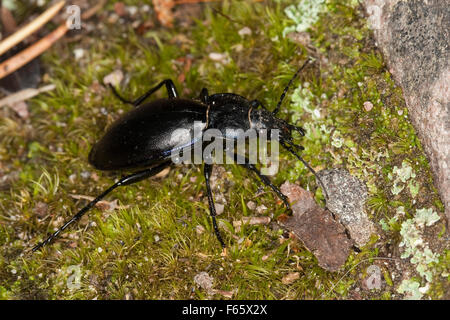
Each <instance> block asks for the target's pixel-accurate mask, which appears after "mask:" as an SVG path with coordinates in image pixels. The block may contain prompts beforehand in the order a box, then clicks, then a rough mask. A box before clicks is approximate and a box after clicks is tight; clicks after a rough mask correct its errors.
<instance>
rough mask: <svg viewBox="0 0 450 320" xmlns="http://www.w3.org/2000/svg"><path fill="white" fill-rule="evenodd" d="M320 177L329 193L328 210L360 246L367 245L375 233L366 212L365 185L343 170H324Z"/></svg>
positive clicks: (319, 173)
mask: <svg viewBox="0 0 450 320" xmlns="http://www.w3.org/2000/svg"><path fill="white" fill-rule="evenodd" d="M318 175H319V177H320V179H321V180H322V182H323V184H324V185H325V188H326V190H327V193H328V199H327V208H328V209H329V210H330V211H331V212H333V213H334V214H335V215H336V217H337V218H339V220H340V221H341V223H342V224H343V225H344V226H345V227H346V228H347V230H348V231H349V233H350V237H351V238H352V239H353V240H354V241H355V242H356V244H357V245H358V246H363V245H365V244H366V243H367V242H368V241H369V239H370V236H371V235H372V233H374V232H375V226H374V225H373V223H372V222H371V221H370V220H369V218H368V217H367V214H366V212H365V210H364V204H365V202H366V200H367V188H366V186H365V184H364V183H362V182H361V181H359V180H358V178H356V177H354V176H352V175H351V174H350V173H348V172H347V171H346V170H343V169H332V170H322V171H320V172H318Z"/></svg>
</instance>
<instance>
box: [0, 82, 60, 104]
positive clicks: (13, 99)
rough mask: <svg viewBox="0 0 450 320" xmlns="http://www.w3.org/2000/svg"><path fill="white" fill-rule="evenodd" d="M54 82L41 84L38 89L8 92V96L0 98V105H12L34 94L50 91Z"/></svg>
mask: <svg viewBox="0 0 450 320" xmlns="http://www.w3.org/2000/svg"><path fill="white" fill-rule="evenodd" d="M55 87H56V86H55V85H54V84H49V85H47V86H43V87H41V88H39V89H32V88H29V89H24V90H20V91H19V92H16V93H13V94H10V95H9V96H7V97H5V98H3V99H1V100H0V107H3V106H6V105H13V104H15V103H17V102H21V101H25V100H28V99H31V98H33V97H34V96H37V95H38V94H40V93H42V92H46V91H51V90H54V89H55Z"/></svg>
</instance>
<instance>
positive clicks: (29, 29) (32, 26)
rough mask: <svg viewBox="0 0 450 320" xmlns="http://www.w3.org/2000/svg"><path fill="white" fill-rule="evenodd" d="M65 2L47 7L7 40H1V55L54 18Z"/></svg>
mask: <svg viewBox="0 0 450 320" xmlns="http://www.w3.org/2000/svg"><path fill="white" fill-rule="evenodd" d="M65 3H66V1H60V2H58V3H57V4H55V5H53V6H52V7H50V8H49V9H47V10H46V11H45V12H43V13H42V14H41V15H40V16H39V17H37V18H36V19H34V20H33V21H31V22H30V23H29V24H27V25H26V26H25V27H23V28H21V29H19V30H17V31H16V32H14V33H13V34H12V35H10V36H9V37H7V38H6V39H5V40H3V41H2V42H0V55H2V54H3V53H5V52H6V51H8V50H9V49H11V48H12V47H14V46H15V45H16V44H18V43H19V42H21V41H22V40H23V39H25V38H26V37H28V36H29V35H30V34H32V33H34V32H36V30H38V29H40V28H41V27H42V26H43V25H44V24H46V23H47V22H48V21H49V20H50V19H51V18H53V17H54V16H55V15H56V14H57V13H58V12H59V10H61V8H62V7H63V6H64V4H65Z"/></svg>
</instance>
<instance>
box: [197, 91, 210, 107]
mask: <svg viewBox="0 0 450 320" xmlns="http://www.w3.org/2000/svg"><path fill="white" fill-rule="evenodd" d="M198 98H199V99H200V101H201V102H203V103H204V104H206V105H208V100H209V95H208V89H206V88H203V89H202V91H200V95H199V96H198Z"/></svg>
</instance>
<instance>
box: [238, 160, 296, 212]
mask: <svg viewBox="0 0 450 320" xmlns="http://www.w3.org/2000/svg"><path fill="white" fill-rule="evenodd" d="M234 156H235V160H236V159H237V158H238V157H240V160H242V159H243V160H244V161H236V162H237V163H238V164H240V165H241V166H243V167H245V168H247V169H248V170H250V171H253V172H254V173H256V175H257V176H258V177H259V179H261V181H262V182H263V183H264V184H265V185H266V186H268V187H270V188H271V189H272V190H273V191H274V192H275V193H276V194H277V195H278V197H279V198H280V199H281V201H283V202H284V205H285V206H286V208H287V209H288V210H291V206H290V204H289V201H288V199H287V197H286V196H285V195H284V194H283V193H282V192H281V190H280V189H278V187H276V186H275V185H274V184H273V183H272V182H271V181H270V179H269V177H268V176H265V175H263V174H262V173H261V172H260V171H259V170H258V168H256V167H255V165H254V164H251V163H249V162H250V161H249V160H248V158H247V157H245V156H241V155H237V154H234Z"/></svg>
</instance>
